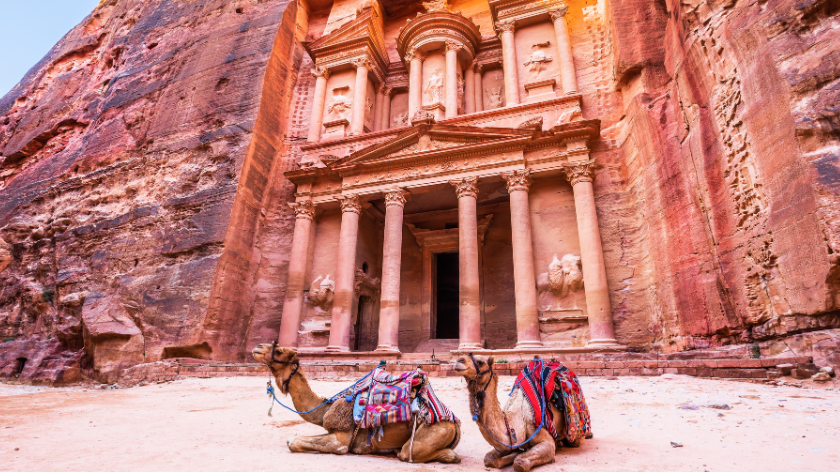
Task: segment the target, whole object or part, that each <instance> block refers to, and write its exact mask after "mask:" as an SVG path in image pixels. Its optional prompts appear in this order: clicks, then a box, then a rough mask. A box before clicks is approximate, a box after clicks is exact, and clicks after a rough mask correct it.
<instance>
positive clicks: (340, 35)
mask: <svg viewBox="0 0 840 472" xmlns="http://www.w3.org/2000/svg"><path fill="white" fill-rule="evenodd" d="M371 5H373V6H370V7H367V8H364V9H362V10H361V11H359V12H357V16H356V18H355V19H354V20H351V21H349V22H347V23H345V24H344V25H342V26H340V27H339V28H338V29H336V30H335V31H332V32H331V33H329V34H326V35H324V36H321V37H320V38H318V39H316V40H314V41H311V42H307V43H304V47H305V48H306V50H307V52H309V55H310V56H311V57H312V59H313V61H315V63H316V64H318V65H322V64H326V63H330V62H334V61H337V60H338V61H341V60H343V59H347V58H349V57H351V56H357V55H362V53H363V52H365V51H367V53H368V54H369V55H370V56H372V58H375V61H376V62H378V63H379V66H380V68H381V69H383V70H385V69H387V66H388V64H389V62H390V61H389V60H388V53H387V52H386V50H385V40H384V30H383V24H382V14H381V12H379V11H378V8H375V6H376V3H375V2H373V3H372V4H371Z"/></svg>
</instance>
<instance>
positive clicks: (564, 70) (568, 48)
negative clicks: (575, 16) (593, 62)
mask: <svg viewBox="0 0 840 472" xmlns="http://www.w3.org/2000/svg"><path fill="white" fill-rule="evenodd" d="M568 9H569V7H568V6H563V7H560V8H558V9H556V10H549V12H548V14H549V15H550V16H551V21H552V22H554V33H555V35H556V39H557V57H558V58H559V60H560V81H561V82H562V83H563V93H564V94H570V93H577V91H578V86H577V76H576V74H575V61H574V57H573V56H572V41H571V39H570V38H569V24H568V23H567V22H566V12H567V11H568Z"/></svg>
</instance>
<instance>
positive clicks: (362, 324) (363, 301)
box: [353, 295, 371, 351]
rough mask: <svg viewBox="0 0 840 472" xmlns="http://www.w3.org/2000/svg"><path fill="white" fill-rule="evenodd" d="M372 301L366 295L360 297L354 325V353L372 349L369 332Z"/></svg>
mask: <svg viewBox="0 0 840 472" xmlns="http://www.w3.org/2000/svg"><path fill="white" fill-rule="evenodd" d="M369 307H370V299H369V298H368V297H366V296H364V295H362V296H360V297H359V307H358V310H357V311H356V323H355V324H354V325H353V338H354V340H353V350H354V351H369V350H371V347H370V345H369V344H370V333H369V332H367V331H368V329H367V328H368V326H369V325H370V323H369V322H368V320H369V318H370V313H368V312H369V311H370V310H369V309H368V308H369Z"/></svg>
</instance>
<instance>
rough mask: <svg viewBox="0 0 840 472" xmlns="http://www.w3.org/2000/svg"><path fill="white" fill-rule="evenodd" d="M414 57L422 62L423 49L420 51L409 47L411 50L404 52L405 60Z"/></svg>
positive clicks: (411, 59)
mask: <svg viewBox="0 0 840 472" xmlns="http://www.w3.org/2000/svg"><path fill="white" fill-rule="evenodd" d="M415 59H417V60H418V61H420V62H423V61H424V60H425V59H426V55H425V54H423V51H421V50H419V49H417V48H411V50H409V51H408V52H407V53H406V54H405V60H406V61H408V62H411V61H413V60H415Z"/></svg>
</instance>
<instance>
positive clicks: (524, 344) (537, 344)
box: [516, 341, 543, 349]
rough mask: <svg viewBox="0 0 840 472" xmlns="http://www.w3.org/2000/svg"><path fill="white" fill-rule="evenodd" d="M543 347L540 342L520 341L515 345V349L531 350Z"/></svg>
mask: <svg viewBox="0 0 840 472" xmlns="http://www.w3.org/2000/svg"><path fill="white" fill-rule="evenodd" d="M537 347H543V343H542V341H520V342H518V343H516V349H533V348H537Z"/></svg>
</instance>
